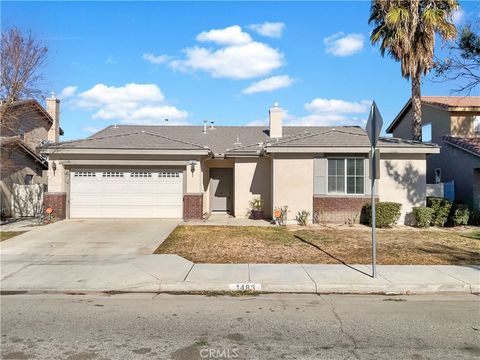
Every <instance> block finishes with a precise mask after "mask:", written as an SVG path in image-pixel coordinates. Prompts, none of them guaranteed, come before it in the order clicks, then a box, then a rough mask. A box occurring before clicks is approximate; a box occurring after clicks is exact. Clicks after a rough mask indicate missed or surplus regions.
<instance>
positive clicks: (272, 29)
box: [248, 22, 285, 39]
mask: <svg viewBox="0 0 480 360" xmlns="http://www.w3.org/2000/svg"><path fill="white" fill-rule="evenodd" d="M248 28H249V29H251V30H253V31H255V32H257V33H259V34H260V35H263V36H267V37H271V38H277V39H279V38H281V37H282V32H283V30H284V29H285V24H284V23H282V22H264V23H263V24H252V25H249V26H248Z"/></svg>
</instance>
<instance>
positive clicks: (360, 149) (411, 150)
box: [265, 146, 440, 154]
mask: <svg viewBox="0 0 480 360" xmlns="http://www.w3.org/2000/svg"><path fill="white" fill-rule="evenodd" d="M377 148H378V149H379V150H380V151H381V152H382V153H384V154H439V153H440V147H438V146H395V147H393V146H388V147H383V146H378V147H377ZM370 149H371V148H370V147H369V146H351V147H350V146H345V147H341V146H339V147H273V146H272V147H267V148H266V149H265V151H266V152H267V153H305V154H308V153H310V154H311V153H346V154H353V153H368V152H370Z"/></svg>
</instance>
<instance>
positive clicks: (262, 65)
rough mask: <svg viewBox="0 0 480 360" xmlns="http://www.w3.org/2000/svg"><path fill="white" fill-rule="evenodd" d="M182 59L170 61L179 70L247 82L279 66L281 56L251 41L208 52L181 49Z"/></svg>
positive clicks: (194, 48)
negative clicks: (184, 56) (182, 51)
mask: <svg viewBox="0 0 480 360" xmlns="http://www.w3.org/2000/svg"><path fill="white" fill-rule="evenodd" d="M184 51H185V54H186V59H185V60H174V61H171V62H170V66H171V67H172V68H173V69H178V70H181V71H188V70H192V71H197V70H202V71H205V72H206V73H208V74H210V75H211V76H213V77H215V78H230V79H249V78H254V77H258V76H263V75H267V74H269V73H270V72H271V71H273V70H275V69H277V68H279V67H281V66H282V65H283V54H282V53H280V52H279V51H278V50H276V49H273V48H271V47H270V46H268V45H266V44H263V43H259V42H251V43H248V44H244V45H234V46H227V47H224V48H221V49H219V50H215V51H213V50H211V49H206V48H202V47H198V46H195V47H193V48H187V49H185V50H184Z"/></svg>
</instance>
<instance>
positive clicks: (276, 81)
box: [243, 75, 295, 94]
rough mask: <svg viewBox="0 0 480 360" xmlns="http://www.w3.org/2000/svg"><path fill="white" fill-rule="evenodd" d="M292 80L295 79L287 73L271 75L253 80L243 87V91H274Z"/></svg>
mask: <svg viewBox="0 0 480 360" xmlns="http://www.w3.org/2000/svg"><path fill="white" fill-rule="evenodd" d="M294 81H295V80H294V79H292V78H291V77H290V76H288V75H279V76H272V77H269V78H267V79H263V80H260V81H257V82H254V83H253V84H251V85H250V86H249V87H247V88H246V89H243V93H244V94H253V93H257V92H266V91H274V90H278V89H282V88H287V87H289V86H290V85H292V84H293V83H294Z"/></svg>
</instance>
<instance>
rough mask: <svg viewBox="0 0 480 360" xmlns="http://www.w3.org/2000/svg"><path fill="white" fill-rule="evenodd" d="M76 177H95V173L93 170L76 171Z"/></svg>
mask: <svg viewBox="0 0 480 360" xmlns="http://www.w3.org/2000/svg"><path fill="white" fill-rule="evenodd" d="M74 176H75V177H95V173H94V172H93V171H75V174H74Z"/></svg>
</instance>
